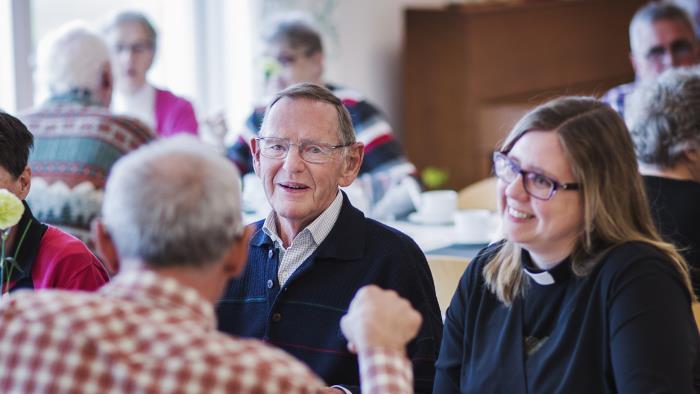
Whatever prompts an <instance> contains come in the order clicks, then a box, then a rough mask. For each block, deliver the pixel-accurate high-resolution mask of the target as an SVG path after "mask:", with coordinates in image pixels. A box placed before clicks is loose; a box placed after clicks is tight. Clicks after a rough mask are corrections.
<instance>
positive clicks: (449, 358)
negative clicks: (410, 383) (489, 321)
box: [433, 261, 481, 394]
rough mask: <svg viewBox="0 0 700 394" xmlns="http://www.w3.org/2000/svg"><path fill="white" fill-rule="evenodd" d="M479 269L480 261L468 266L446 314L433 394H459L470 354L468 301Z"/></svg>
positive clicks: (436, 364)
mask: <svg viewBox="0 0 700 394" xmlns="http://www.w3.org/2000/svg"><path fill="white" fill-rule="evenodd" d="M479 266H481V264H479V262H478V261H474V262H472V263H471V264H469V266H468V267H467V269H466V271H465V272H464V274H463V275H462V278H461V279H460V280H459V286H458V287H457V290H456V292H455V294H454V296H452V301H451V302H450V305H449V306H448V307H447V311H446V312H445V328H444V330H443V333H442V345H441V346H440V355H439V357H438V359H437V362H436V363H435V385H434V386H433V393H440V394H442V393H459V387H460V379H461V370H462V360H463V358H464V357H463V355H464V354H465V353H466V352H469V344H468V343H467V342H466V335H465V332H466V331H465V329H466V327H465V322H466V309H467V299H468V294H469V291H470V289H473V286H474V282H475V280H474V278H475V277H477V276H479V275H480V268H479Z"/></svg>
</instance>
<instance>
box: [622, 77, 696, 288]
mask: <svg viewBox="0 0 700 394" xmlns="http://www.w3.org/2000/svg"><path fill="white" fill-rule="evenodd" d="M625 120H626V122H627V127H628V128H629V129H630V133H631V134H632V140H633V141H634V144H635V150H636V152H637V160H638V162H639V170H640V172H641V173H642V178H643V179H644V184H645V186H646V192H647V197H648V198H649V203H650V205H651V211H652V216H653V218H654V221H655V222H656V227H657V228H658V230H659V232H660V233H661V235H662V236H663V237H664V238H665V240H666V241H668V242H671V243H673V244H675V245H676V246H678V247H679V251H680V253H681V254H682V255H683V257H685V258H686V260H687V261H688V265H689V266H690V267H691V269H690V274H691V279H692V281H693V288H694V289H695V293H696V294H697V295H699V296H700V270H699V269H700V69H699V68H698V67H693V68H690V69H675V70H668V71H666V72H665V73H664V74H662V75H661V76H660V77H659V79H658V80H657V81H656V82H655V83H649V84H646V85H642V86H641V87H640V88H638V89H637V90H636V91H635V92H634V93H633V94H632V95H631V96H630V98H629V100H628V103H627V107H626V117H625Z"/></svg>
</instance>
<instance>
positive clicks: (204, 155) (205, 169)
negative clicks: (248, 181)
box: [102, 135, 243, 268]
mask: <svg viewBox="0 0 700 394" xmlns="http://www.w3.org/2000/svg"><path fill="white" fill-rule="evenodd" d="M239 178H240V177H239V173H238V171H237V170H236V167H235V166H234V165H233V164H232V163H231V162H230V161H228V160H227V159H225V158H224V157H222V156H221V155H219V154H217V153H216V152H215V151H214V150H213V149H211V148H210V147H208V146H206V145H204V144H203V143H202V142H200V141H199V140H197V139H196V138H195V137H192V136H184V135H180V136H175V137H171V138H168V139H163V140H159V141H156V142H153V143H150V144H148V145H146V146H144V147H142V148H139V149H137V150H135V151H133V152H132V153H130V154H128V155H126V156H124V157H123V158H122V159H120V160H119V161H118V162H117V163H116V165H115V166H114V167H113V168H112V172H111V174H110V176H109V179H108V181H107V187H106V190H105V197H104V202H103V207H102V215H103V220H104V223H105V226H106V227H107V230H108V231H109V233H110V234H111V236H112V239H113V241H114V243H115V245H116V248H117V251H118V255H119V258H120V259H121V260H122V261H123V262H126V261H129V260H134V259H136V260H141V261H143V262H145V263H146V264H147V265H148V266H150V267H153V268H164V267H173V266H191V267H205V266H207V265H208V264H210V263H212V262H215V261H217V260H218V259H219V258H221V257H222V256H223V255H224V253H225V252H226V251H227V250H228V249H229V248H230V247H231V245H232V242H233V241H234V240H235V239H236V237H238V236H240V235H241V234H242V229H243V224H242V223H243V222H242V216H241V203H240V201H241V195H240V189H241V188H240V179H239Z"/></svg>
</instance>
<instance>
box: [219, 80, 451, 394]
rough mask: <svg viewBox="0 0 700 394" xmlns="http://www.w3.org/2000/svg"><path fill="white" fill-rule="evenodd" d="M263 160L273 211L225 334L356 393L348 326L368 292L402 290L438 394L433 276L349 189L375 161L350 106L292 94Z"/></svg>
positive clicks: (272, 125)
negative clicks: (366, 163) (368, 158)
mask: <svg viewBox="0 0 700 394" xmlns="http://www.w3.org/2000/svg"><path fill="white" fill-rule="evenodd" d="M252 151H253V165H254V167H255V172H256V174H258V176H259V177H260V178H261V180H262V184H263V187H264V189H265V194H266V195H267V199H268V202H269V203H270V205H271V206H272V212H271V213H270V214H269V215H268V217H267V218H266V219H265V220H264V221H260V222H258V223H257V224H256V225H255V233H254V235H253V238H252V240H251V242H250V249H249V261H248V265H247V268H246V270H245V272H244V273H243V275H242V276H241V277H240V278H239V279H236V280H234V281H232V282H231V284H230V286H229V288H228V290H227V292H226V294H225V296H224V297H223V298H222V300H221V302H220V303H219V307H218V316H219V325H220V328H221V329H222V330H223V331H225V332H228V333H231V334H235V335H240V336H247V337H255V338H261V339H264V340H266V341H268V342H270V343H273V344H275V345H277V346H280V347H282V348H283V349H285V350H287V351H288V352H289V353H291V354H293V355H294V356H296V357H297V358H299V359H300V360H302V361H304V362H305V363H306V364H308V365H309V366H310V367H311V369H313V370H314V371H315V372H316V373H317V374H319V375H320V376H321V377H323V378H324V379H325V380H326V382H328V383H331V384H337V385H343V386H346V387H347V388H350V389H355V388H354V387H353V386H356V385H357V384H358V369H357V368H358V367H357V361H356V358H355V357H354V356H353V355H352V354H350V353H348V351H347V344H346V341H345V339H344V338H342V336H340V335H338V324H339V321H340V318H341V316H342V315H343V313H345V311H346V310H347V308H348V305H349V303H350V300H351V298H352V296H353V294H355V292H356V291H357V289H358V288H360V287H362V286H363V285H366V284H369V283H373V284H376V285H378V286H380V287H384V288H388V289H393V290H396V291H397V292H398V293H399V295H401V296H402V297H405V298H407V299H408V300H409V301H410V302H411V304H412V305H413V306H414V307H415V308H416V309H418V311H419V312H420V313H421V315H422V316H423V326H422V327H421V330H420V332H419V334H418V337H417V338H416V340H414V341H413V342H412V343H411V344H409V346H408V354H409V356H410V358H411V359H412V360H413V365H414V371H415V372H414V375H415V383H416V391H418V392H430V391H431V390H432V383H433V378H434V374H435V369H434V362H435V359H436V356H437V353H438V350H439V346H440V338H441V336H442V320H441V317H440V310H439V306H438V303H437V299H436V296H435V287H434V285H433V281H432V277H431V275H430V269H429V267H428V264H427V262H426V260H425V256H424V255H423V253H422V252H421V250H420V249H419V248H418V246H417V245H416V244H415V243H414V242H413V240H411V239H410V238H409V237H407V236H406V235H404V234H402V233H400V232H398V231H397V230H395V229H392V228H389V227H387V226H384V225H382V224H380V223H378V222H376V221H374V220H371V219H367V218H365V217H364V216H363V214H362V213H361V212H360V211H358V210H357V209H356V208H354V207H353V206H352V205H351V204H350V202H349V201H348V198H347V196H346V195H345V194H344V193H343V192H341V191H340V190H339V187H343V186H347V185H349V184H350V183H352V182H353V181H354V180H355V177H356V176H357V173H358V171H359V170H360V167H361V165H362V159H363V154H364V146H363V144H362V142H357V141H356V140H355V134H354V132H353V129H352V123H351V121H350V115H349V114H348V111H347V110H346V109H345V107H344V106H343V104H342V102H341V101H340V100H339V99H338V98H337V97H336V96H334V95H333V93H332V92H331V91H329V90H328V89H326V88H324V87H321V86H318V85H313V84H300V85H294V86H292V87H289V88H287V89H285V90H283V91H282V92H280V93H279V94H278V95H277V96H276V97H275V99H274V100H273V101H272V102H271V104H270V107H269V108H268V110H267V112H266V116H265V119H264V121H263V126H262V130H261V132H260V137H258V138H256V139H254V140H252Z"/></svg>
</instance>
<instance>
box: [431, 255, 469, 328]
mask: <svg viewBox="0 0 700 394" xmlns="http://www.w3.org/2000/svg"><path fill="white" fill-rule="evenodd" d="M426 257H427V259H428V265H429V266H430V272H431V274H432V275H433V281H434V282H435V293H436V295H437V299H438V304H439V305H440V312H441V313H442V318H443V320H444V318H445V311H446V310H447V307H448V306H449V305H450V301H452V296H453V295H454V293H455V290H457V286H458V285H459V279H460V278H461V277H462V274H463V273H464V270H465V269H466V268H467V265H468V264H469V260H468V259H466V258H461V257H453V256H433V255H428V256H426Z"/></svg>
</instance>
